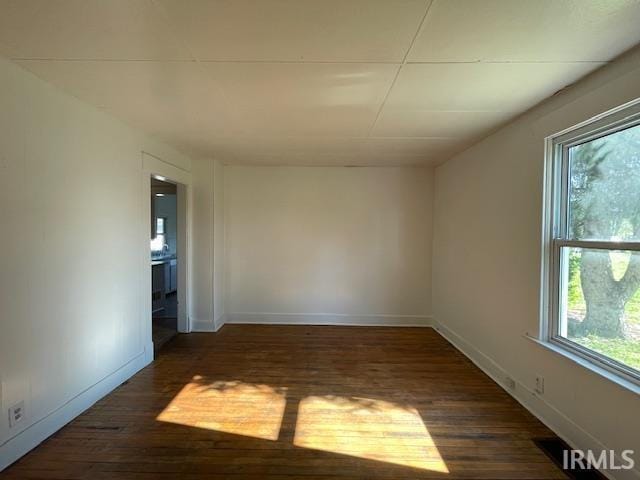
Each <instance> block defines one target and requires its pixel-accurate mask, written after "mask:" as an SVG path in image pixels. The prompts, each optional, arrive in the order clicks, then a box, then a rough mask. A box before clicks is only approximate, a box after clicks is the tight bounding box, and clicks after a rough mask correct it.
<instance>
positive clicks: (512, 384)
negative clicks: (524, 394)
mask: <svg viewBox="0 0 640 480" xmlns="http://www.w3.org/2000/svg"><path fill="white" fill-rule="evenodd" d="M504 384H505V386H506V387H507V388H508V389H509V390H515V389H516V381H515V380H514V379H513V378H511V377H505V378H504Z"/></svg>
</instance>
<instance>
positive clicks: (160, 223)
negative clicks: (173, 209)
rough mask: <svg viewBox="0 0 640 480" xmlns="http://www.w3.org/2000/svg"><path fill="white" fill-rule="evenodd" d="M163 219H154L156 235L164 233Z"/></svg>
mask: <svg viewBox="0 0 640 480" xmlns="http://www.w3.org/2000/svg"><path fill="white" fill-rule="evenodd" d="M164 220H165V219H164V217H158V218H156V233H165V231H164Z"/></svg>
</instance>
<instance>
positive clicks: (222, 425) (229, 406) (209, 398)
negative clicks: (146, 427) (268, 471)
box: [157, 375, 286, 441]
mask: <svg viewBox="0 0 640 480" xmlns="http://www.w3.org/2000/svg"><path fill="white" fill-rule="evenodd" d="M285 405H286V389H285V388H274V387H270V386H268V385H259V384H251V383H244V382H240V381H232V382H222V381H213V382H207V381H206V379H205V378H203V377H201V376H199V375H197V376H195V377H193V380H192V381H191V382H190V383H188V384H187V385H185V387H184V388H183V389H182V390H181V391H180V393H178V395H176V396H175V398H174V399H173V400H172V401H171V403H169V405H167V407H166V408H165V409H164V410H163V411H162V413H160V415H158V417H157V420H160V421H162V422H169V423H176V424H179V425H185V426H188V427H197V428H205V429H209V430H216V431H219V432H225V433H232V434H235V435H245V436H248V437H254V438H260V439H264V440H274V441H275V440H278V435H279V433H280V426H281V424H282V417H283V415H284V409H285Z"/></svg>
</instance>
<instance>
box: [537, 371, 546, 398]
mask: <svg viewBox="0 0 640 480" xmlns="http://www.w3.org/2000/svg"><path fill="white" fill-rule="evenodd" d="M536 393H539V394H540V395H542V394H543V393H544V377H543V376H542V375H537V376H536Z"/></svg>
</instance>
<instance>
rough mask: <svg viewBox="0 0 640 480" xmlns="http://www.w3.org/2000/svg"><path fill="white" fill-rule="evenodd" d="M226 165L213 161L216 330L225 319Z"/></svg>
mask: <svg viewBox="0 0 640 480" xmlns="http://www.w3.org/2000/svg"><path fill="white" fill-rule="evenodd" d="M224 244H225V228H224V165H223V164H222V163H220V162H219V161H217V160H216V161H214V162H213V319H214V324H215V328H216V330H218V329H219V328H220V327H222V325H224V319H225V311H226V306H225V289H224V271H225V245H224Z"/></svg>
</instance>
